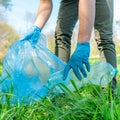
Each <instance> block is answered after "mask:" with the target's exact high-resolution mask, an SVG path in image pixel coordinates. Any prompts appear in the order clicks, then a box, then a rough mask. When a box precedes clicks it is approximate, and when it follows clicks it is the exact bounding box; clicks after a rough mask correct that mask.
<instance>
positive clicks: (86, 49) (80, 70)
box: [63, 42, 90, 80]
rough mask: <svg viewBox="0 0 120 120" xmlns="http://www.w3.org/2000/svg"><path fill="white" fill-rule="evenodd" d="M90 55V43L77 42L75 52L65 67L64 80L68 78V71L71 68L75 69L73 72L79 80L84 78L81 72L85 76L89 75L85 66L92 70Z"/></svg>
mask: <svg viewBox="0 0 120 120" xmlns="http://www.w3.org/2000/svg"><path fill="white" fill-rule="evenodd" d="M89 56H90V43H89V42H82V43H77V47H76V49H75V52H74V53H73V55H72V56H71V58H70V60H69V62H68V64H67V65H66V67H65V69H64V74H63V80H65V79H66V78H67V75H68V72H69V70H70V69H71V68H72V69H73V72H74V73H75V75H76V77H77V78H78V79H79V80H81V79H82V76H81V74H83V76H84V77H87V73H86V71H85V67H86V69H87V71H88V72H89V71H90V64H89V61H88V59H89ZM84 65H85V66H84Z"/></svg>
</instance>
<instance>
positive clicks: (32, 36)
mask: <svg viewBox="0 0 120 120" xmlns="http://www.w3.org/2000/svg"><path fill="white" fill-rule="evenodd" d="M40 32H41V29H40V28H39V27H37V26H33V27H32V29H31V30H30V31H29V32H27V33H26V34H25V36H24V37H23V38H22V39H21V40H29V41H30V42H32V43H37V41H38V39H39V37H40Z"/></svg>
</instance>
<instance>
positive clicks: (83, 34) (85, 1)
mask: <svg viewBox="0 0 120 120" xmlns="http://www.w3.org/2000/svg"><path fill="white" fill-rule="evenodd" d="M78 13H79V20H80V23H79V32H78V42H89V40H90V37H91V33H92V29H93V25H94V18H95V0H79V12H78Z"/></svg>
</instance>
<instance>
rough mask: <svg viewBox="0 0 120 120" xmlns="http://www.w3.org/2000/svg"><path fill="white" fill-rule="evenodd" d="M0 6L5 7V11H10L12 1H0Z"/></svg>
mask: <svg viewBox="0 0 120 120" xmlns="http://www.w3.org/2000/svg"><path fill="white" fill-rule="evenodd" d="M0 5H1V6H3V7H5V9H11V7H12V0H0Z"/></svg>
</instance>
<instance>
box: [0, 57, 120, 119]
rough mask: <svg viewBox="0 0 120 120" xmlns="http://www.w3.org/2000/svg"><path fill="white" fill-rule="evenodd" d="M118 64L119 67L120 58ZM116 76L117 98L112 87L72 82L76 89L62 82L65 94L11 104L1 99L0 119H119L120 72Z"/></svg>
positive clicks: (93, 61) (0, 95) (0, 94)
mask: <svg viewBox="0 0 120 120" xmlns="http://www.w3.org/2000/svg"><path fill="white" fill-rule="evenodd" d="M96 61H99V59H97V58H92V59H90V62H91V63H95V62H96ZM118 66H119V68H120V57H118ZM0 71H1V65H0ZM117 78H118V84H117V89H116V95H115V97H113V96H112V94H111V92H109V91H110V90H109V87H106V89H104V90H103V89H102V88H101V86H95V85H91V84H88V85H85V86H83V87H82V88H81V89H78V88H77V85H76V84H75V83H74V81H73V83H72V84H73V86H74V88H75V90H76V91H75V92H72V91H70V89H69V88H67V87H66V86H63V85H61V88H62V89H63V90H65V91H66V92H65V93H64V94H61V95H57V96H56V97H54V98H49V97H47V98H45V99H43V100H39V101H36V102H35V103H34V104H33V103H31V104H30V105H26V104H23V105H20V104H19V103H16V104H14V105H11V104H9V102H8V103H2V102H1V101H0V120H120V97H119V96H120V82H119V81H120V74H118V76H117ZM1 97H2V93H0V99H1ZM8 101H9V100H8Z"/></svg>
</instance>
